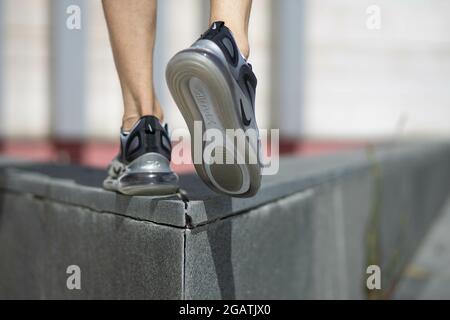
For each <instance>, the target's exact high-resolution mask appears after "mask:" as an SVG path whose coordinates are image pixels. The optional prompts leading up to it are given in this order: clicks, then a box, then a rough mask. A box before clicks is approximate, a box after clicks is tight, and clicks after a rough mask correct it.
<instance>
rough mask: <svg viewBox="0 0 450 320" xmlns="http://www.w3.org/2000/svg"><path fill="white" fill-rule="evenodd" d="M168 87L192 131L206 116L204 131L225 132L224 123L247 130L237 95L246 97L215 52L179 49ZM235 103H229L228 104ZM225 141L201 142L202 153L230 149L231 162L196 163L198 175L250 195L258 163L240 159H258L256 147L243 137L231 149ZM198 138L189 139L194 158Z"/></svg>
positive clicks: (170, 68) (211, 183) (233, 191)
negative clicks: (240, 112) (244, 141)
mask: <svg viewBox="0 0 450 320" xmlns="http://www.w3.org/2000/svg"><path fill="white" fill-rule="evenodd" d="M166 79H167V84H168V87H169V90H170V92H171V94H172V96H173V98H174V100H175V102H176V104H177V106H178V108H179V110H180V112H181V114H182V115H183V117H184V119H185V121H186V124H187V126H188V128H189V131H190V134H191V137H195V134H194V121H201V122H202V128H203V132H202V137H203V133H204V132H205V130H207V129H217V130H219V131H220V132H221V134H222V137H225V136H226V131H225V130H226V129H234V130H238V129H241V130H243V131H245V130H246V129H245V127H243V125H242V123H241V121H242V120H241V118H240V116H239V113H238V112H237V110H239V108H240V106H239V105H238V104H237V101H239V99H241V102H242V99H247V98H246V97H245V95H244V94H243V93H242V91H241V90H240V88H239V87H238V86H237V84H236V83H235V81H234V79H233V78H232V75H231V72H230V71H229V70H228V67H226V66H225V65H224V64H223V62H222V61H221V60H220V58H218V57H217V56H215V55H213V54H211V53H210V52H208V51H206V50H201V49H198V48H196V49H187V50H184V51H181V52H180V53H178V54H177V55H175V56H174V57H173V58H172V59H171V61H170V62H169V64H168V66H167V69H166ZM230 106H231V108H230ZM224 144H225V143H222V144H220V143H218V144H215V145H213V146H207V145H205V143H204V142H202V155H203V153H204V150H205V148H206V147H208V148H209V150H211V152H208V154H209V155H213V154H214V155H216V156H217V155H222V154H224V155H227V156H228V155H229V156H232V158H233V160H234V161H233V164H209V163H210V162H209V161H207V162H204V161H203V160H204V159H203V157H202V159H201V163H200V164H199V163H194V166H195V169H196V171H197V173H198V175H199V176H200V178H201V179H202V180H203V181H204V182H205V183H206V184H207V185H208V186H209V187H210V188H212V189H213V190H215V191H216V192H219V193H222V194H226V195H231V196H235V197H250V196H253V195H254V194H256V192H257V191H258V189H259V186H260V182H261V168H260V166H259V164H258V163H255V164H251V163H243V164H241V163H240V162H239V163H238V161H237V160H238V158H239V157H243V158H241V159H258V154H257V150H255V148H254V147H253V146H252V145H250V144H249V143H245V146H242V145H239V144H237V145H236V146H235V147H236V148H235V149H236V150H228V149H227V146H226V145H225V146H224ZM194 147H195V144H194V143H191V153H192V159H195V155H194V152H195V150H194Z"/></svg>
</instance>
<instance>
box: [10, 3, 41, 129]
mask: <svg viewBox="0 0 450 320" xmlns="http://www.w3.org/2000/svg"><path fill="white" fill-rule="evenodd" d="M3 7H4V8H3V9H4V10H5V12H4V13H3V17H4V18H5V32H4V34H5V36H4V39H2V41H3V50H4V61H3V62H4V72H5V74H3V75H2V76H3V85H4V88H3V94H4V97H2V101H3V103H4V105H3V107H2V108H3V110H2V114H1V116H2V121H1V123H2V126H3V130H2V133H3V134H4V136H5V137H13V136H14V137H42V136H46V135H47V134H48V133H49V112H50V110H49V73H48V69H49V45H48V37H49V34H48V24H49V14H48V1H47V0H33V1H29V0H6V1H4V4H3Z"/></svg>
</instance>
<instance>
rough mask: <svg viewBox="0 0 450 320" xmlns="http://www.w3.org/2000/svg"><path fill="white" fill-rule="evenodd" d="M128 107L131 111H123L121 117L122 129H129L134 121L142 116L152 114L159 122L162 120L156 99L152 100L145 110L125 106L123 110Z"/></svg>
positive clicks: (162, 115) (160, 109)
mask: <svg viewBox="0 0 450 320" xmlns="http://www.w3.org/2000/svg"><path fill="white" fill-rule="evenodd" d="M130 109H131V110H133V111H132V112H127V111H125V113H124V115H123V117H122V129H123V130H124V131H130V130H131V129H132V128H133V126H134V125H135V124H136V122H138V121H139V119H140V118H142V117H143V116H154V117H156V118H158V120H159V121H161V122H162V121H163V120H164V113H163V110H162V108H161V105H160V103H159V101H158V100H154V101H153V104H152V106H150V107H148V108H146V109H145V110H141V111H135V110H137V108H127V107H126V108H125V110H130Z"/></svg>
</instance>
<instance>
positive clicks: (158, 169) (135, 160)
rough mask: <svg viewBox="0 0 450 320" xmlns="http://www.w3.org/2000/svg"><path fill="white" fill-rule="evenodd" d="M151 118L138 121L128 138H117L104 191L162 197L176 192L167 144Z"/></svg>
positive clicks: (163, 130)
mask: <svg viewBox="0 0 450 320" xmlns="http://www.w3.org/2000/svg"><path fill="white" fill-rule="evenodd" d="M167 131H168V130H167V126H166V127H163V126H162V125H161V123H160V122H159V120H158V119H157V118H156V117H154V116H144V117H142V118H141V119H140V120H139V121H138V122H137V123H136V124H135V126H134V127H133V129H132V130H131V131H130V133H128V134H124V133H123V132H122V133H121V135H120V153H119V155H118V156H117V157H116V158H115V159H113V161H112V162H111V164H110V166H109V167H108V177H107V178H106V179H105V181H104V182H103V187H104V188H105V189H107V190H112V191H118V192H120V193H123V194H127V195H166V194H172V193H176V192H177V190H178V176H177V175H176V174H175V173H174V172H172V170H171V168H170V158H171V151H172V147H171V143H170V139H169V135H168V132H167Z"/></svg>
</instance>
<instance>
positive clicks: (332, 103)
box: [0, 0, 450, 167]
mask: <svg viewBox="0 0 450 320" xmlns="http://www.w3.org/2000/svg"><path fill="white" fill-rule="evenodd" d="M70 5H77V6H79V7H80V9H81V29H75V30H70V29H68V28H67V27H66V21H67V18H68V17H69V16H70V14H68V12H67V8H68V7H69V6H70ZM208 14H209V1H208V0H164V1H159V6H158V34H157V46H156V53H155V66H156V69H155V78H156V90H157V94H158V96H159V99H160V101H161V102H162V104H163V107H164V110H165V115H166V120H167V121H168V122H169V123H170V124H171V127H172V129H174V128H181V127H184V126H185V124H184V121H183V119H182V117H181V116H180V114H179V112H178V109H177V108H176V106H175V104H174V102H173V100H172V98H171V97H170V94H169V92H168V89H167V87H166V83H165V78H164V71H165V66H166V63H167V62H168V60H169V59H170V58H171V57H172V56H173V55H174V54H175V53H176V52H177V51H179V50H181V49H183V48H185V47H187V46H189V45H190V44H191V43H193V42H194V40H195V39H197V38H198V37H199V36H200V34H201V33H202V32H203V31H204V30H205V29H206V28H207V22H208ZM449 15H450V1H448V0H370V1H369V0H277V1H272V0H254V1H253V12H252V16H251V22H250V44H251V57H250V60H251V62H252V64H253V65H254V68H255V70H256V72H257V76H258V80H259V83H258V95H257V109H256V111H257V119H258V122H259V126H260V128H266V129H270V128H280V134H281V152H283V153H292V152H299V153H321V152H333V151H335V150H337V149H342V148H349V147H355V146H360V145H361V144H365V143H367V142H369V141H379V140H383V141H384V140H392V139H397V138H398V137H400V136H402V137H404V136H407V137H413V138H414V137H418V136H440V137H449V136H450V126H449V121H450V120H449V119H450V90H449V89H450V87H449V85H450V33H449V30H450V19H449ZM374 19H375V20H374ZM0 54H1V58H0V153H2V154H7V155H9V156H15V157H27V158H31V159H34V160H57V161H72V162H78V163H83V164H89V165H94V166H100V167H101V166H105V165H106V164H107V163H108V161H109V160H110V159H111V158H112V157H113V156H114V155H115V153H116V151H117V142H118V132H119V127H120V124H121V113H122V100H121V93H120V87H119V82H118V78H117V75H116V71H115V68H114V62H113V58H112V53H111V49H110V47H109V39H108V34H107V29H106V24H105V21H104V17H103V12H102V7H101V1H99V0H70V1H68V0H33V1H30V0H0Z"/></svg>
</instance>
